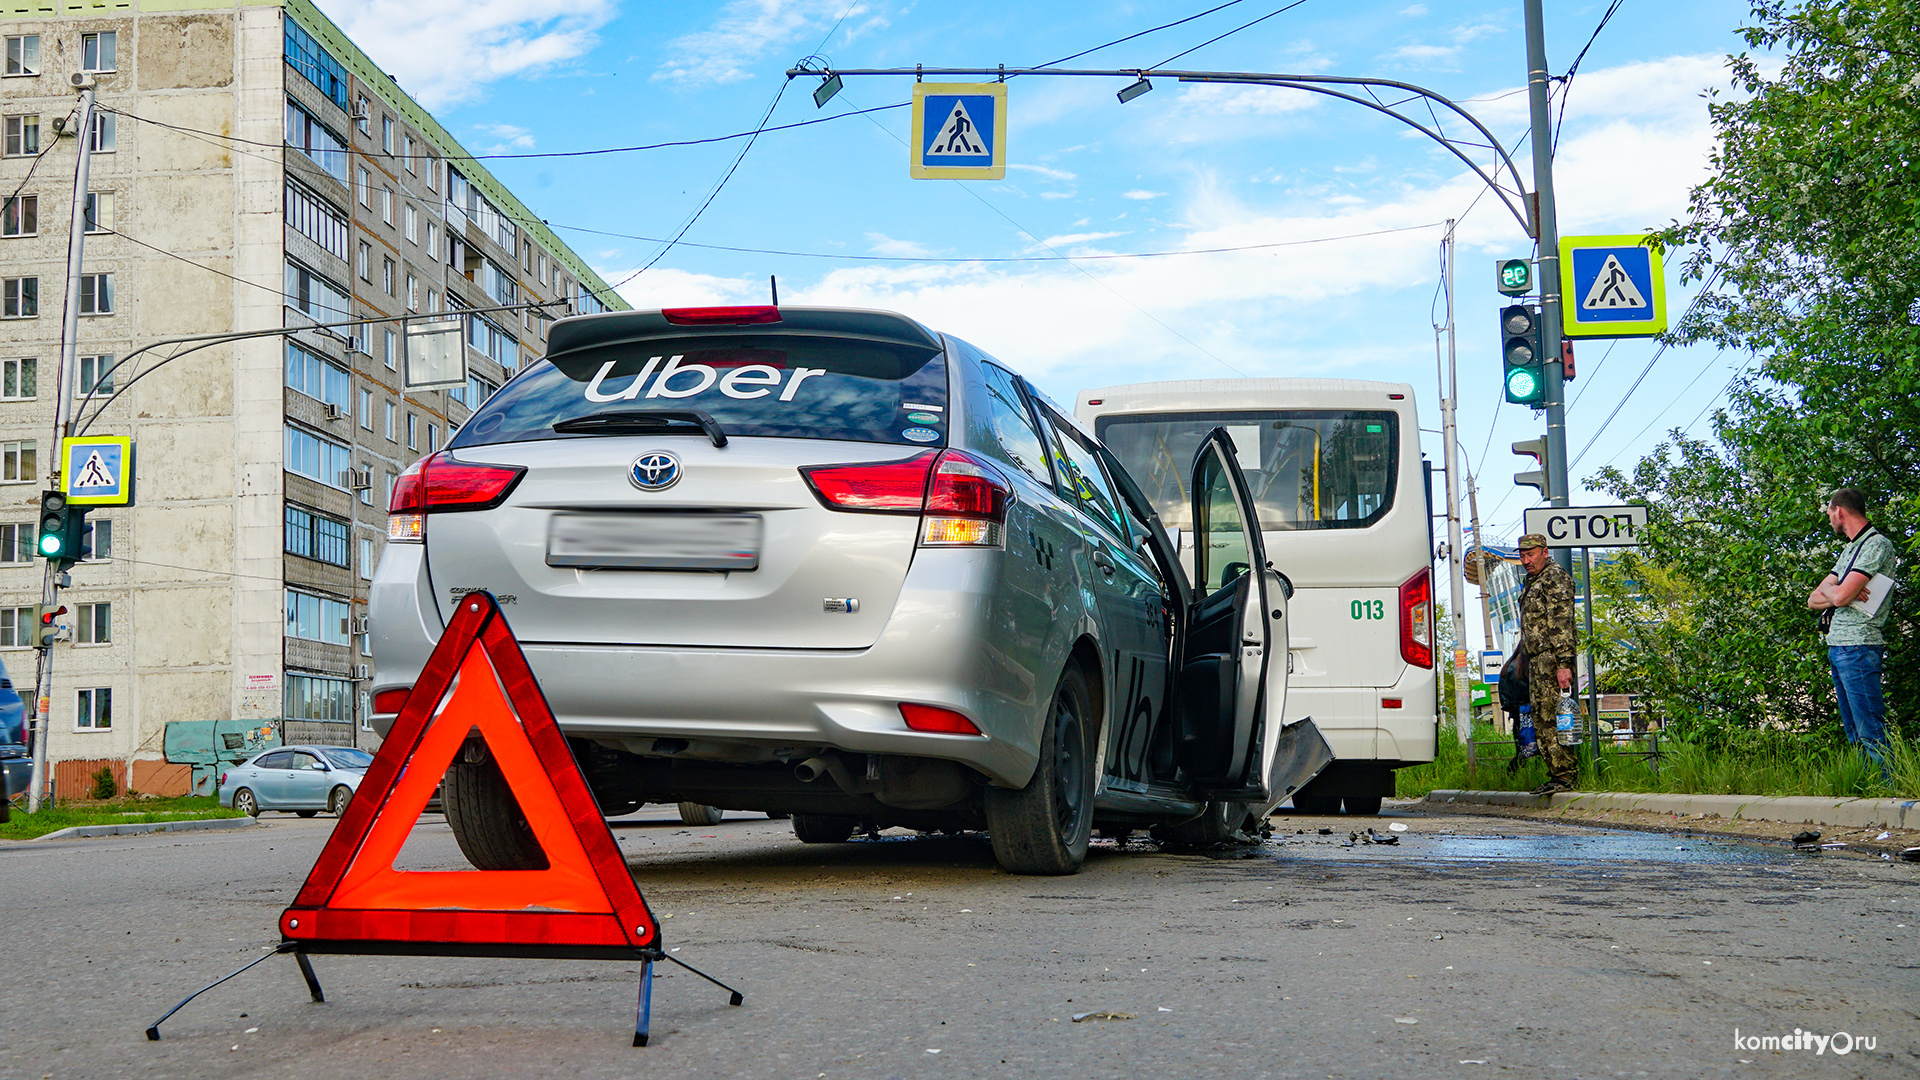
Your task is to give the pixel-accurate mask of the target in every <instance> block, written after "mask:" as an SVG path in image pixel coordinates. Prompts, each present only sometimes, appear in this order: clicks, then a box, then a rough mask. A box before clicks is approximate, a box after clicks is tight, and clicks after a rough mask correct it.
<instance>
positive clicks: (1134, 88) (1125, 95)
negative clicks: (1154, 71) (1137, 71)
mask: <svg viewBox="0 0 1920 1080" xmlns="http://www.w3.org/2000/svg"><path fill="white" fill-rule="evenodd" d="M1151 89H1153V83H1151V82H1149V81H1147V77H1146V76H1144V75H1142V76H1141V77H1140V81H1139V82H1137V83H1134V84H1132V85H1131V86H1128V87H1127V88H1126V89H1125V90H1122V91H1120V92H1119V93H1118V94H1115V95H1114V96H1115V97H1117V98H1119V99H1120V104H1122V105H1125V104H1126V103H1127V102H1129V101H1132V100H1133V99H1134V98H1137V97H1139V96H1140V95H1141V94H1144V93H1146V92H1147V91H1149V90H1151Z"/></svg>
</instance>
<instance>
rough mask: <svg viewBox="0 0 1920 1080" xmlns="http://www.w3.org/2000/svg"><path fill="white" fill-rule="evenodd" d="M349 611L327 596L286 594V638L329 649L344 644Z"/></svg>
mask: <svg viewBox="0 0 1920 1080" xmlns="http://www.w3.org/2000/svg"><path fill="white" fill-rule="evenodd" d="M352 614H353V611H352V608H351V607H349V606H348V605H347V604H345V603H343V602H341V601H339V600H335V599H333V598H332V597H330V596H315V595H314V594H312V593H305V592H300V591H299V590H297V589H288V590H287V636H288V637H291V638H300V639H301V640H303V641H319V642H323V643H325V644H328V645H345V644H347V621H348V620H349V619H350V618H351V617H352Z"/></svg>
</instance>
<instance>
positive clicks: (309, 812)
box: [293, 810, 320, 818]
mask: <svg viewBox="0 0 1920 1080" xmlns="http://www.w3.org/2000/svg"><path fill="white" fill-rule="evenodd" d="M319 812H320V811H318V810H295V811H294V812H293V816H294V817H303V818H308V817H312V816H313V815H315V814H317V813H319Z"/></svg>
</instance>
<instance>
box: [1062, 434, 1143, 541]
mask: <svg viewBox="0 0 1920 1080" xmlns="http://www.w3.org/2000/svg"><path fill="white" fill-rule="evenodd" d="M1047 419H1048V421H1049V423H1051V425H1052V426H1053V435H1054V440H1055V443H1056V445H1057V446H1058V447H1059V449H1058V451H1057V453H1056V454H1055V462H1056V464H1058V465H1059V466H1061V469H1060V478H1061V482H1062V484H1063V485H1064V486H1066V487H1067V489H1068V491H1067V494H1068V496H1069V497H1070V498H1071V499H1072V500H1073V501H1074V502H1075V503H1077V504H1078V505H1079V507H1080V509H1082V510H1084V511H1086V513H1087V516H1088V517H1091V518H1093V519H1094V520H1095V521H1098V522H1100V523H1101V524H1102V525H1105V526H1106V527H1107V531H1109V532H1111V533H1113V534H1114V535H1115V536H1118V537H1120V538H1121V542H1122V543H1123V544H1124V543H1128V542H1129V541H1128V540H1127V524H1126V518H1125V517H1124V516H1122V514H1121V511H1120V500H1119V498H1118V497H1117V496H1116V495H1114V493H1113V485H1112V484H1111V483H1109V482H1108V481H1107V476H1106V474H1105V473H1103V472H1101V471H1100V461H1099V459H1098V458H1096V457H1095V456H1094V452H1093V447H1091V446H1088V445H1087V444H1086V443H1085V442H1083V441H1082V440H1081V439H1080V436H1079V433H1078V432H1076V431H1074V430H1073V429H1072V428H1070V427H1068V426H1067V425H1066V423H1065V422H1064V421H1061V420H1059V419H1057V418H1055V417H1048V418H1047Z"/></svg>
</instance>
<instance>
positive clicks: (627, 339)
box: [547, 307, 943, 360]
mask: <svg viewBox="0 0 1920 1080" xmlns="http://www.w3.org/2000/svg"><path fill="white" fill-rule="evenodd" d="M674 310H675V314H676V315H681V316H682V319H680V320H670V319H669V318H668V316H667V314H666V312H662V311H610V312H606V313H604V314H600V315H579V316H575V317H572V318H566V319H561V320H559V321H558V322H556V323H554V324H553V327H552V329H551V330H549V331H548V333H547V359H549V360H563V359H565V358H566V357H567V356H569V355H571V354H575V353H582V352H587V351H589V350H593V349H599V348H603V347H605V346H609V345H635V344H640V343H643V342H647V341H653V340H666V339H674V340H680V341H685V340H687V339H689V338H723V339H726V340H727V341H728V342H730V343H745V342H748V341H750V340H751V339H754V338H775V339H783V340H787V341H795V340H807V339H814V340H820V341H839V342H861V343H865V344H869V345H875V346H880V347H882V348H885V349H887V350H888V351H891V352H895V353H909V354H911V353H919V354H920V356H921V357H922V358H924V357H928V356H932V355H934V354H935V353H938V352H939V351H940V350H941V349H942V348H943V346H942V344H941V341H940V337H939V335H937V334H935V333H934V332H933V331H931V330H929V329H927V328H926V327H925V326H923V325H921V324H920V323H919V322H916V321H915V320H913V319H909V318H907V317H906V316H905V315H899V314H896V313H894V312H891V311H873V310H867V309H862V308H806V307H783V308H779V309H777V311H778V321H758V320H756V321H754V322H751V323H737V322H716V323H689V322H687V321H684V313H685V312H688V311H690V310H698V309H685V308H682V309H674Z"/></svg>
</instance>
